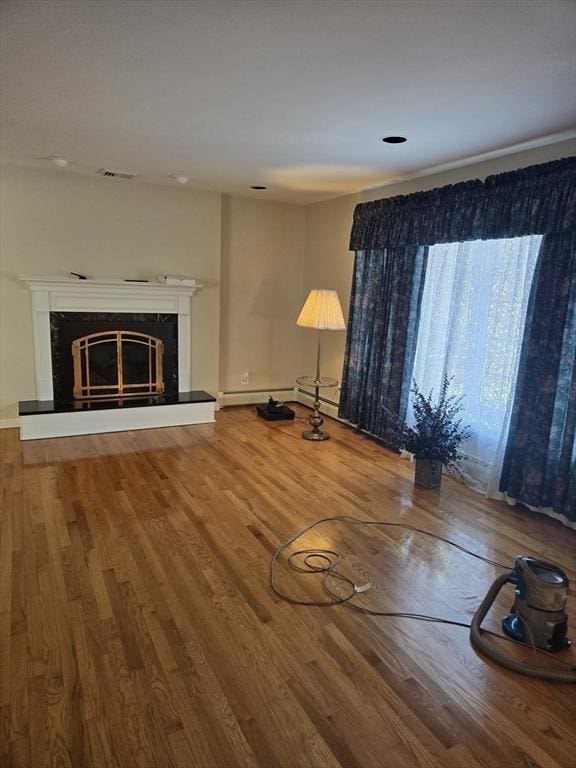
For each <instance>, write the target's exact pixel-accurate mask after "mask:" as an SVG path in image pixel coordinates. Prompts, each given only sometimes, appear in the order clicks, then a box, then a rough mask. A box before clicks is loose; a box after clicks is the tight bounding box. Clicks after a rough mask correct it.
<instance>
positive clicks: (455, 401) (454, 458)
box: [399, 374, 472, 468]
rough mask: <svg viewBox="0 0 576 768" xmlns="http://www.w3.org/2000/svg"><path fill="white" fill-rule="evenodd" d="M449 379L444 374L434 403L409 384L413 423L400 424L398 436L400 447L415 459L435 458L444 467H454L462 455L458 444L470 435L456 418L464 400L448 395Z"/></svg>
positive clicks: (430, 397) (430, 396) (460, 420)
mask: <svg viewBox="0 0 576 768" xmlns="http://www.w3.org/2000/svg"><path fill="white" fill-rule="evenodd" d="M452 380H453V377H452V378H448V376H447V375H446V374H444V378H443V380H442V386H441V387H440V394H439V397H438V400H437V401H436V402H434V401H433V399H432V396H433V393H432V391H430V393H429V394H428V395H424V394H423V393H422V392H421V391H420V389H419V388H418V385H417V384H416V382H415V381H414V383H413V385H412V389H411V392H412V395H413V408H414V419H415V424H414V426H413V427H409V426H407V425H406V424H404V425H403V428H402V431H401V434H400V435H399V442H400V447H402V448H404V450H406V451H408V452H409V453H413V454H414V456H415V457H416V458H417V459H436V460H438V461H441V462H442V463H443V464H444V466H445V467H447V468H449V467H456V466H457V465H458V462H459V461H460V459H462V458H463V454H461V453H460V445H461V443H463V442H464V441H465V440H467V439H468V438H469V437H470V436H471V434H472V433H471V432H470V425H468V424H466V425H463V424H462V419H460V418H457V416H458V414H459V413H460V412H461V411H462V401H463V399H464V397H456V395H451V394H449V393H448V389H449V387H450V383H451V382H452Z"/></svg>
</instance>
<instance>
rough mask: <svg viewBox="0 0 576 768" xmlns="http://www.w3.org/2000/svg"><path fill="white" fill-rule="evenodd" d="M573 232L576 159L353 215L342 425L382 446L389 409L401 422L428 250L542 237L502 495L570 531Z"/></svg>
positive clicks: (574, 481)
mask: <svg viewBox="0 0 576 768" xmlns="http://www.w3.org/2000/svg"><path fill="white" fill-rule="evenodd" d="M575 231H576V157H568V158H564V159H563V160H558V161H554V162H551V163H544V164H542V165H535V166H531V167H529V168H523V169H520V170H518V171H512V172H510V173H503V174H499V175H496V176H489V177H488V178H487V179H486V180H485V181H484V182H482V181H480V180H473V181H468V182H465V183H462V184H455V185H450V186H446V187H442V188H440V189H433V190H430V191H426V192H418V193H416V194H413V195H406V196H399V197H393V198H387V199H383V200H376V201H374V202H370V203H361V204H360V205H358V206H356V209H355V211H354V221H353V225H352V232H351V235H350V249H351V250H353V251H355V252H356V257H355V266H354V281H353V286H352V295H351V299H350V314H349V322H348V336H347V341H346V354H345V360H344V371H343V374H342V393H341V400H340V403H341V404H340V409H339V415H340V416H341V417H342V418H346V419H349V420H350V421H351V422H352V423H354V424H357V425H358V426H359V427H360V428H362V429H365V430H366V431H368V432H371V433H372V434H374V435H377V436H379V437H382V438H384V439H385V440H386V436H387V424H388V422H387V419H386V415H385V412H386V409H389V410H392V411H394V412H395V413H397V414H399V415H400V416H402V417H403V416H404V413H405V409H406V404H407V399H408V390H409V385H410V380H411V374H412V364H413V359H414V350H415V345H416V336H417V332H418V319H419V312H420V302H421V297H422V288H423V283H424V275H425V270H426V259H427V246H430V245H434V244H436V243H447V242H464V241H466V240H478V239H482V240H489V239H499V238H509V237H521V236H523V235H536V234H542V235H545V237H544V238H543V241H542V247H541V253H540V256H539V265H538V268H537V272H536V276H535V278H534V284H533V295H532V301H531V306H530V311H529V315H528V322H527V324H526V335H525V339H524V345H523V350H522V363H521V369H520V376H519V379H518V386H517V389H516V393H515V404H514V418H513V420H512V425H511V428H510V433H509V443H508V449H507V463H506V467H505V473H504V475H503V476H502V488H503V490H506V491H507V492H508V493H509V495H511V496H514V497H516V498H519V499H520V500H521V501H524V502H525V503H527V504H531V505H534V506H552V507H553V508H554V509H555V510H556V511H559V512H560V513H561V514H564V515H567V516H568V517H570V518H571V519H574V517H575V516H576V512H575V509H576V504H575V500H574V494H575V493H576V489H575V487H576V477H575V472H576V470H575V458H574V454H575V450H576V449H575V448H574V419H575V414H574V386H575V384H574V380H575V376H576V374H575V371H574V368H575V362H574V333H575V330H574V316H575V312H576V310H575V309H574V291H575V290H576V289H575V288H574V281H575V280H576V278H575V276H574V273H575V270H576V267H575V264H574V232H575ZM536 403H537V404H538V407H537V409H534V405H535V404H536ZM536 412H537V414H538V415H537V417H536Z"/></svg>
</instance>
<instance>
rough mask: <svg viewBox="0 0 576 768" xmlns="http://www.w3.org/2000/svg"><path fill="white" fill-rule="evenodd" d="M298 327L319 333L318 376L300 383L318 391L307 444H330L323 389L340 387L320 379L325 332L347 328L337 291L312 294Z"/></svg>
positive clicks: (327, 380)
mask: <svg viewBox="0 0 576 768" xmlns="http://www.w3.org/2000/svg"><path fill="white" fill-rule="evenodd" d="M296 324H297V325H301V326H303V327H304V328H317V329H318V351H317V355H316V376H315V377H312V376H301V377H299V378H298V379H296V381H297V382H298V384H301V385H302V386H305V387H314V391H315V397H314V411H313V413H312V415H311V416H310V417H309V419H308V421H309V423H310V426H311V427H312V429H309V430H306V432H303V433H302V437H303V438H304V439H305V440H328V438H329V437H330V435H329V434H328V433H327V432H323V431H322V430H321V429H320V427H321V426H322V424H323V423H324V419H323V418H322V416H321V415H320V397H319V394H320V388H322V387H336V386H337V385H338V381H337V380H336V379H329V378H326V377H325V378H322V377H321V376H320V357H321V355H322V337H323V334H324V331H342V330H344V328H345V327H346V324H345V323H344V316H343V315H342V309H341V307H340V302H339V300H338V294H337V293H336V291H332V290H325V289H317V288H315V289H314V290H312V291H310V293H309V294H308V298H307V299H306V302H305V304H304V306H303V307H302V311H301V312H300V315H299V316H298V320H296Z"/></svg>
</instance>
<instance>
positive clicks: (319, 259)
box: [300, 141, 576, 401]
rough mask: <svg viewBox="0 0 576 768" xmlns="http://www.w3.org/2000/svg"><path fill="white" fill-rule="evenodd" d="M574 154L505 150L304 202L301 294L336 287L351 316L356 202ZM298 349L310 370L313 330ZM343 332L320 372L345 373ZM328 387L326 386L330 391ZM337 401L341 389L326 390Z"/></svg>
mask: <svg viewBox="0 0 576 768" xmlns="http://www.w3.org/2000/svg"><path fill="white" fill-rule="evenodd" d="M569 155H576V141H566V142H561V143H558V144H552V145H550V146H547V147H541V148H539V149H534V150H530V151H527V152H520V153H517V154H514V155H507V156H505V157H501V158H498V159H496V160H489V161H486V162H483V163H478V164H476V165H469V166H466V167H462V168H458V169H455V170H452V171H447V172H445V173H440V174H435V175H433V176H423V177H421V178H418V179H412V180H410V181H405V182H402V183H398V184H394V185H389V186H384V187H379V188H378V189H371V190H368V191H366V192H363V193H359V194H357V195H349V196H347V197H341V198H337V199H336V200H329V201H327V202H324V203H316V204H313V205H309V206H307V207H306V249H305V260H304V281H303V291H302V299H304V297H305V296H306V295H307V293H308V291H309V290H310V289H311V288H336V289H337V290H338V293H339V295H340V301H341V303H342V309H343V310H344V315H345V317H347V313H348V302H349V297H350V286H351V281H352V268H353V263H354V255H353V253H351V252H350V251H349V250H348V241H349V237H350V229H351V226H352V215H353V213H354V207H355V205H356V203H358V202H364V201H366V200H377V199H379V198H383V197H393V196H394V195H407V194H411V193H412V192H417V191H420V190H426V189H433V188H434V187H441V186H444V185H445V184H455V183H458V182H460V181H466V180H468V179H476V178H485V177H486V176H489V175H491V174H493V173H502V172H505V171H510V170H514V169H517V168H522V167H524V166H527V165H533V164H536V163H545V162H548V161H550V160H557V159H559V158H561V157H566V156H569ZM304 333H305V332H304V331H302V344H301V354H300V369H301V370H302V371H305V372H311V371H312V368H313V366H314V361H315V357H314V355H315V346H314V343H315V342H314V339H311V338H310V336H311V335H312V333H311V332H309V335H304ZM345 336H346V334H345V332H339V331H332V332H327V333H326V337H327V339H326V343H325V353H324V355H323V364H322V373H323V375H325V376H331V377H333V378H336V379H338V380H340V379H341V377H342V363H343V359H344V346H345ZM328 391H330V390H327V392H328ZM323 394H324V395H325V396H327V397H328V398H329V399H333V400H334V401H337V400H338V399H339V393H338V392H337V393H336V394H335V395H334V396H332V395H326V392H324V393H323Z"/></svg>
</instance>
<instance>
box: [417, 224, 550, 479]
mask: <svg viewBox="0 0 576 768" xmlns="http://www.w3.org/2000/svg"><path fill="white" fill-rule="evenodd" d="M541 239H542V238H541V236H540V235H534V236H528V237H518V238H513V239H509V240H475V241H472V242H466V243H448V244H445V245H444V244H443V245H434V246H431V247H430V249H429V256H428V267H427V271H426V281H425V285H424V295H423V299H422V310H421V317H420V327H419V331H418V341H417V347H416V358H415V363H414V373H413V378H414V379H415V381H416V382H417V384H418V387H419V388H420V389H421V390H422V391H423V392H424V393H425V394H427V393H428V392H429V391H430V389H433V390H434V392H435V393H438V391H439V389H440V385H441V381H442V377H443V375H444V373H445V372H446V373H447V374H448V376H453V377H454V381H453V383H452V386H451V390H450V391H451V392H453V393H455V394H457V395H464V401H463V406H464V412H463V419H464V421H465V422H467V423H469V424H470V425H471V428H472V433H473V435H472V438H471V439H470V440H469V441H468V442H467V443H466V445H465V446H464V451H465V452H466V453H467V454H468V459H466V460H465V461H464V462H463V464H462V471H463V475H464V479H465V480H466V481H467V482H469V483H470V484H471V485H473V486H474V487H476V488H477V489H478V490H482V491H488V492H489V493H490V492H491V491H492V490H494V489H495V488H497V484H498V478H499V475H500V471H501V465H502V456H501V453H502V451H503V447H504V444H505V437H506V433H507V430H508V423H509V418H510V409H511V405H512V398H513V393H514V384H515V381H516V373H517V368H518V358H519V353H520V346H521V343H522V336H523V330H524V321H525V316H526V307H527V304H528V296H529V292H530V285H531V282H532V275H533V273H534V267H535V264H536V259H537V256H538V250H539V248H540V241H541Z"/></svg>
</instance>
